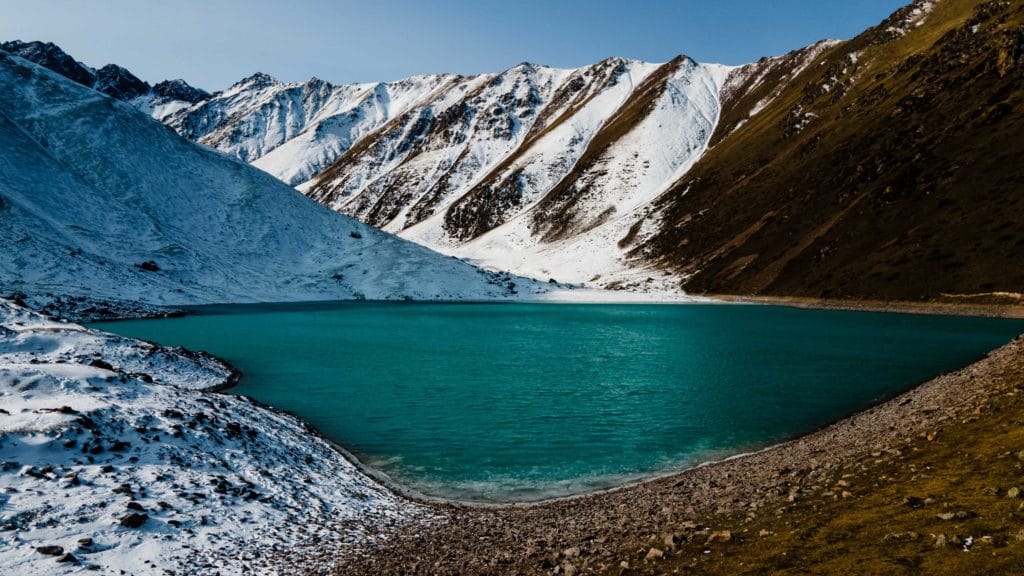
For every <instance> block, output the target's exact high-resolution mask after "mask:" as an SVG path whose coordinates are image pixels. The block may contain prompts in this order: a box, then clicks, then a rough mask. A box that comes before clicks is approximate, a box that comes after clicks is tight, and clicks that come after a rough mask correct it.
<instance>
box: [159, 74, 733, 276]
mask: <svg viewBox="0 0 1024 576" xmlns="http://www.w3.org/2000/svg"><path fill="white" fill-rule="evenodd" d="M731 70H732V69H730V68H727V67H723V66H716V65H702V64H698V63H696V62H694V61H693V60H691V59H689V58H686V57H682V56H681V57H678V58H675V59H673V60H672V61H670V62H667V63H663V64H651V63H645V62H638V61H634V60H627V59H622V58H609V59H607V60H603V61H601V62H598V63H596V64H594V65H591V66H584V67H582V68H577V69H557V68H551V67H547V66H540V65H536V64H530V63H523V64H519V65H517V66H514V67H512V68H510V69H508V70H506V71H504V72H501V73H497V74H483V75H479V76H471V77H460V76H450V75H441V76H422V77H414V78H409V79H406V80H402V81H399V82H392V83H377V84H354V85H342V86H337V85H332V84H330V83H327V82H324V81H322V80H318V79H313V80H310V81H309V82H306V83H294V84H285V83H282V82H280V81H278V80H276V79H274V78H272V77H270V76H267V75H265V74H256V75H253V76H251V77H249V78H246V79H244V80H242V81H241V82H239V83H237V84H235V85H234V86H232V87H230V88H228V89H227V90H224V91H223V92H220V93H217V94H215V95H214V96H213V97H211V98H210V99H208V100H205V101H202V102H199V103H196V104H194V105H192V106H190V107H188V108H184V109H181V110H179V111H177V112H176V113H174V114H172V115H170V116H167V117H164V118H163V120H164V121H165V122H167V123H168V124H169V125H170V126H171V127H173V128H174V129H175V130H176V131H177V132H179V133H180V134H182V135H184V136H186V137H187V138H190V139H193V140H196V141H198V142H201V143H203V144H206V145H208V146H211V147H213V148H217V149H219V150H221V151H224V152H226V153H228V154H231V155H233V156H235V157H237V158H239V159H241V160H245V161H248V162H251V163H252V164H253V165H254V166H257V167H259V168H261V169H263V170H265V171H267V172H269V173H270V174H273V175H275V176H277V177H278V178H280V179H281V180H283V181H284V182H286V183H288V184H290V185H293V186H295V187H297V188H298V189H299V190H301V191H303V192H304V193H306V194H308V195H309V196H310V197H312V198H314V199H316V200H317V201H319V202H321V203H323V204H326V205H327V206H330V207H331V208H333V209H335V210H337V211H340V212H343V213H345V214H348V215H351V216H353V217H355V218H357V219H359V220H361V221H363V222H366V223H368V224H371V225H373V226H376V227H379V228H381V229H383V230H386V231H390V232H394V233H396V234H398V235H400V236H402V237H405V238H408V239H410V240H413V241H415V242H417V243H420V244H423V245H425V246H428V247H431V248H433V249H436V250H439V251H441V252H444V253H447V254H452V255H457V256H459V257H464V258H468V259H471V260H473V261H474V262H476V263H478V264H479V265H481V266H484V267H488V268H494V269H508V270H512V271H514V272H516V273H521V274H525V275H530V276H534V277H538V278H541V279H547V278H549V277H555V278H557V279H558V280H560V281H568V282H575V283H579V282H592V283H594V284H595V285H598V286H605V287H618V288H623V287H629V288H634V289H655V288H657V287H658V286H657V285H656V284H657V283H655V282H654V281H653V280H652V281H648V280H647V278H648V277H649V276H651V275H657V274H658V273H657V272H656V271H652V270H648V269H647V268H646V266H645V265H644V264H642V263H641V262H638V261H631V260H629V259H627V258H625V256H624V255H625V253H626V252H627V251H628V250H629V248H630V247H631V246H632V245H634V244H636V243H637V242H638V241H641V240H643V239H644V237H645V235H646V234H647V233H648V232H649V231H648V230H645V229H638V228H637V227H638V226H639V225H638V224H637V223H638V222H640V221H641V220H643V219H644V217H645V216H646V215H648V214H649V212H650V206H649V204H650V202H651V201H653V199H654V198H656V197H657V196H658V194H660V193H661V192H663V191H664V190H665V189H667V188H668V187H669V186H670V185H671V184H672V183H673V182H675V181H676V180H677V179H678V178H679V177H680V176H682V175H683V174H684V173H685V172H686V170H687V169H688V168H689V167H690V166H692V165H693V163H694V162H695V161H696V160H697V159H698V158H699V157H700V155H701V154H703V152H704V150H705V149H706V148H707V145H708V142H709V140H710V138H711V134H712V133H713V132H714V130H715V127H716V125H717V121H718V117H719V108H720V104H719V93H720V91H721V90H722V87H723V85H724V84H725V81H726V77H727V75H728V74H729V72H730V71H731ZM627 237H628V238H627Z"/></svg>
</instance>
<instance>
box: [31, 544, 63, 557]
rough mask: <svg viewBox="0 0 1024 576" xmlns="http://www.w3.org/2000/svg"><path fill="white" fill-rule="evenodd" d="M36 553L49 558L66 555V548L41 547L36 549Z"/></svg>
mask: <svg viewBox="0 0 1024 576" xmlns="http://www.w3.org/2000/svg"><path fill="white" fill-rule="evenodd" d="M36 552H39V553H40V554H46V555H47V556H60V555H61V554H63V553H64V548H62V547H60V546H39V547H37V548H36Z"/></svg>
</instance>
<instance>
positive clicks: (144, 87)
mask: <svg viewBox="0 0 1024 576" xmlns="http://www.w3.org/2000/svg"><path fill="white" fill-rule="evenodd" d="M93 88H94V89H95V90H99V91H100V92H103V93H104V94H106V95H107V96H110V97H111V98H116V99H118V100H131V99H132V98H138V97H139V96H142V95H144V94H148V93H149V84H146V83H145V82H143V81H142V80H139V78H138V77H136V76H135V75H134V74H132V73H131V72H129V71H128V70H126V69H124V68H122V67H120V66H118V65H116V64H107V65H106V66H104V67H103V68H100V69H99V70H97V71H96V84H95V85H94V86H93Z"/></svg>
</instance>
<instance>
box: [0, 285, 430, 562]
mask: <svg viewBox="0 0 1024 576" xmlns="http://www.w3.org/2000/svg"><path fill="white" fill-rule="evenodd" d="M230 377H231V372H230V370H228V369H227V368H226V367H224V366H223V365H221V364H220V363H219V362H217V361H216V360H213V359H211V358H209V357H204V356H200V355H195V354H191V353H186V352H184V351H181V350H172V349H166V348H161V347H157V346H155V345H152V344H149V343H144V342H139V341H136V340H130V339H126V338H121V337H118V336H114V335H111V334H105V333H100V332H95V331H91V330H86V329H85V328H83V327H81V326H77V325H74V324H67V323H63V322H56V321H53V320H49V319H46V318H44V317H42V316H40V315H38V314H35V313H32V312H30V311H28V310H27V309H25V308H21V307H19V306H17V305H14V304H12V303H10V302H9V301H6V300H0V573H3V574H20V575H24V576H29V575H35V574H40V575H42V574H61V573H91V570H101V571H102V572H100V573H103V574H117V573H119V571H127V573H129V574H166V573H167V572H166V571H170V572H171V573H174V574H210V573H213V572H215V571H218V570H219V571H221V573H230V574H241V573H257V574H259V573H287V572H290V571H293V570H298V569H300V567H301V568H304V569H306V570H309V571H316V570H327V569H329V567H330V565H331V563H332V562H336V561H338V559H339V558H340V557H341V556H342V555H343V554H344V553H346V552H350V551H351V549H352V547H353V545H357V544H358V543H359V542H363V541H366V539H367V538H370V537H371V536H369V534H373V535H374V536H373V537H379V536H381V535H384V534H386V533H387V528H388V527H389V526H392V525H395V524H397V523H399V522H406V521H413V520H416V519H422V518H424V514H425V513H424V511H423V510H422V509H420V508H419V507H417V506H415V505H413V504H410V503H408V501H406V500H400V499H398V498H397V497H395V496H394V495H393V494H391V493H390V492H388V491H387V490H385V489H383V488H381V487H380V486H379V485H378V484H377V483H376V482H373V481H371V480H370V479H368V478H367V477H365V476H364V475H363V474H361V473H360V472H359V471H358V470H357V468H356V467H355V465H353V464H352V463H351V462H349V461H348V460H346V458H345V457H344V456H342V454H340V453H339V452H338V451H336V450H334V449H333V448H332V447H331V446H330V445H329V444H328V443H327V442H326V441H324V440H321V439H320V438H319V437H318V436H316V435H314V434H312V433H311V431H310V430H309V428H308V427H307V426H306V425H304V424H303V423H301V422H299V421H298V420H296V419H295V418H293V417H291V416H288V415H285V414H282V413H279V412H275V411H272V410H270V409H267V408H263V407H261V406H258V405H256V404H254V403H252V402H251V401H249V400H247V399H245V398H241V397H236V396H231V395H221V394H216V393H211V392H203V391H202V389H203V388H208V387H213V386H218V385H221V384H223V383H224V382H225V381H227V380H229V378H230ZM133 514H134V515H136V516H134V517H132V516H131V515H133ZM133 520H134V521H136V522H138V525H137V526H136V525H135V524H134V523H133ZM42 547H59V549H57V548H54V549H52V550H46V549H45V548H44V551H47V552H52V554H46V553H43V552H42V551H40V550H39V549H40V548H42ZM66 554H69V555H70V556H65V555H66ZM60 560H63V561H60ZM120 573H125V572H120Z"/></svg>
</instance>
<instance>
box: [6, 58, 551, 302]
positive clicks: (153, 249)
mask: <svg viewBox="0 0 1024 576" xmlns="http://www.w3.org/2000/svg"><path fill="white" fill-rule="evenodd" d="M0 225H2V226H3V228H4V230H5V234H3V235H2V236H0V287H2V288H3V290H4V291H6V292H10V291H14V290H17V291H22V292H27V293H37V292H54V293H59V294H84V295H89V296H92V297H97V298H109V299H115V300H116V299H126V298H127V299H140V300H144V301H146V302H149V303H161V304H182V303H198V302H239V301H254V300H277V301H283V300H310V299H340V298H362V297H365V298H373V299H383V298H403V297H409V298H428V299H438V298H441V299H449V298H451V299H459V298H493V297H500V296H504V295H507V294H509V292H510V291H511V290H510V288H509V283H510V282H511V280H509V279H508V278H507V277H498V276H496V275H490V274H485V273H482V272H480V271H479V270H477V269H474V268H472V267H471V266H468V265H466V264H463V263H461V262H459V261H457V260H454V259H451V258H447V257H443V256H440V255H438V254H437V253H435V252H432V251H430V250H427V249H425V248H423V247H421V246H417V245H415V244H413V243H410V242H406V241H403V240H400V239H398V238H395V237H393V236H391V235H388V234H385V233H382V232H380V231H377V230H374V229H372V228H370V227H368V226H366V225H363V224H361V223H359V222H356V221H354V220H351V219H349V218H347V217H344V216H342V215H339V214H336V213H333V212H331V211H330V210H327V209H325V208H323V207H322V206H319V205H317V204H316V203H315V202H313V201H311V200H309V199H308V198H305V197H303V196H302V195H301V194H299V193H297V192H296V191H295V190H293V189H291V188H289V187H288V186H286V185H284V184H282V183H281V182H280V181H278V180H276V179H274V178H273V177H271V176H269V175H267V174H266V173H264V172H262V171H259V170H256V169H254V168H252V167H250V166H248V165H246V164H244V163H242V162H239V161H237V160H234V159H232V158H229V157H227V156H224V155H221V154H219V153H217V152H214V151H210V150H208V149H205V148H202V147H199V146H196V145H195V144H193V143H191V142H189V141H187V140H185V139H184V138H181V137H179V136H178V135H176V134H174V133H173V132H172V131H171V130H169V129H168V128H166V127H165V126H161V125H160V124H159V123H157V122H154V121H153V120H151V119H150V118H147V117H146V116H144V115H142V114H140V113H139V112H138V111H136V110H135V109H134V108H133V107H131V106H130V105H128V104H125V103H123V102H119V101H117V100H114V99H111V98H109V97H106V96H104V95H102V94H99V93H98V92H95V91H93V90H91V89H88V88H85V87H83V86H81V85H80V84H77V83H75V82H72V81H70V80H68V79H66V78H64V77H62V76H60V75H58V74H56V73H53V72H51V71H49V70H47V69H45V68H42V67H39V66H36V65H34V64H32V63H29V62H27V61H25V60H22V59H20V58H16V57H13V56H9V55H7V54H6V53H3V52H0ZM150 261H151V262H153V263H155V266H153V265H145V266H143V264H144V263H146V262H150ZM146 268H149V270H147V269H146ZM517 284H518V290H519V291H520V292H521V293H523V292H526V293H528V292H530V291H533V290H535V289H536V288H535V285H531V284H529V283H526V282H522V281H519V282H518V283H517Z"/></svg>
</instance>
